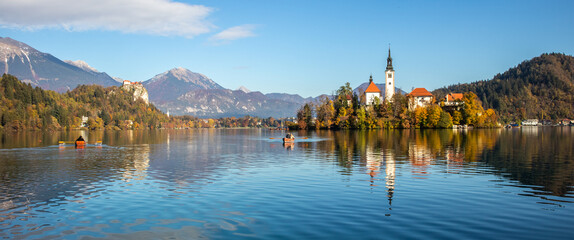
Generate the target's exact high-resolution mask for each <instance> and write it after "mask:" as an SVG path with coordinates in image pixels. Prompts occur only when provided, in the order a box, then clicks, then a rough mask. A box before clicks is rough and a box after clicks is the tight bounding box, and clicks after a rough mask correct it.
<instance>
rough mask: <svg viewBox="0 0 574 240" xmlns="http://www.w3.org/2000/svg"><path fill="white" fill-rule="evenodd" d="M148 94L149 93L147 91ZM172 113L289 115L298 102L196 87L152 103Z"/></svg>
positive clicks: (201, 116)
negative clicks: (163, 100)
mask: <svg viewBox="0 0 574 240" xmlns="http://www.w3.org/2000/svg"><path fill="white" fill-rule="evenodd" d="M150 95H151V94H150ZM155 105H156V106H157V107H158V108H160V109H164V110H167V109H169V111H170V113H172V114H174V115H192V116H194V117H200V118H220V117H243V116H245V115H249V116H257V117H262V118H267V117H274V118H282V117H293V116H295V113H296V111H297V109H299V107H300V106H301V105H300V104H299V103H295V102H287V101H282V100H276V99H270V98H268V97H267V96H265V95H263V94H262V93H261V92H244V91H241V90H235V91H232V90H229V89H197V90H192V91H189V92H187V93H185V94H183V95H181V96H179V97H178V98H177V100H176V101H169V102H163V103H155Z"/></svg>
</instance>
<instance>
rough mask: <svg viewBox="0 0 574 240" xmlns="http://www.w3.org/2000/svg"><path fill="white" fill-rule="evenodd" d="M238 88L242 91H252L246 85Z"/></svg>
mask: <svg viewBox="0 0 574 240" xmlns="http://www.w3.org/2000/svg"><path fill="white" fill-rule="evenodd" d="M237 90H238V91H242V92H244V93H250V92H251V90H249V89H247V88H246V87H244V86H241V87H239V88H238V89H237Z"/></svg>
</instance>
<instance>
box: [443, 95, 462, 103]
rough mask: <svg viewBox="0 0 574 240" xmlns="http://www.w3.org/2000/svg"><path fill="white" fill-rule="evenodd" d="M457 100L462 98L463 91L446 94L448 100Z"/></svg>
mask: <svg viewBox="0 0 574 240" xmlns="http://www.w3.org/2000/svg"><path fill="white" fill-rule="evenodd" d="M456 100H462V93H449V94H448V95H446V101H447V102H450V101H456Z"/></svg>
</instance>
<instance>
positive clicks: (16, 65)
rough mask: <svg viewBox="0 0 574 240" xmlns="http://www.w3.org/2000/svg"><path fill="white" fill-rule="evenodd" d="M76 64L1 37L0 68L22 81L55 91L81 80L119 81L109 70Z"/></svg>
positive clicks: (101, 83) (78, 82)
mask: <svg viewBox="0 0 574 240" xmlns="http://www.w3.org/2000/svg"><path fill="white" fill-rule="evenodd" d="M82 63H83V62H82ZM82 63H78V64H80V65H81V64H82ZM78 64H76V63H73V64H70V63H66V62H64V61H62V60H60V59H58V58H56V57H54V56H52V55H50V54H48V53H43V52H40V51H38V50H36V49H34V48H32V47H30V46H28V45H27V44H25V43H22V42H19V41H16V40H14V39H11V38H7V37H6V38H4V37H0V69H1V71H2V73H8V74H11V75H14V76H16V77H17V78H18V79H20V80H21V81H22V82H25V83H30V84H31V85H32V86H38V87H41V88H43V89H48V90H55V91H58V92H65V91H67V90H71V89H74V88H75V87H76V86H78V85H80V84H84V85H90V84H98V85H102V86H117V85H119V84H118V83H117V82H116V81H114V80H113V79H112V78H111V77H110V76H109V75H108V74H106V73H102V72H97V71H93V70H92V69H93V68H92V69H89V68H85V67H78V66H77V65H78ZM84 64H85V63H84ZM85 66H88V67H89V65H87V64H85ZM90 68H91V67H90ZM94 70H95V69H94Z"/></svg>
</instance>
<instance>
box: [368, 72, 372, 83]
mask: <svg viewBox="0 0 574 240" xmlns="http://www.w3.org/2000/svg"><path fill="white" fill-rule="evenodd" d="M372 82H373V74H371V77H369V83H372Z"/></svg>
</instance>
